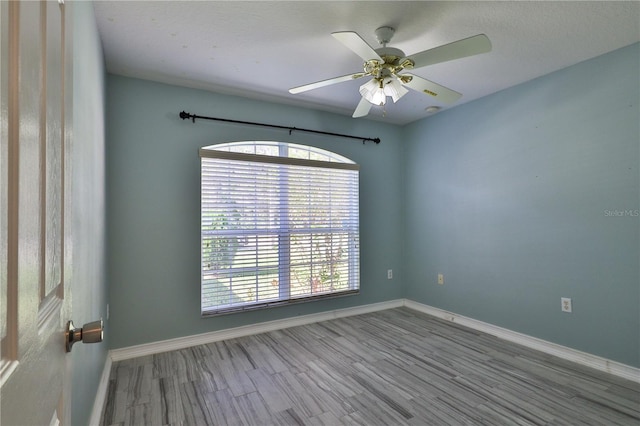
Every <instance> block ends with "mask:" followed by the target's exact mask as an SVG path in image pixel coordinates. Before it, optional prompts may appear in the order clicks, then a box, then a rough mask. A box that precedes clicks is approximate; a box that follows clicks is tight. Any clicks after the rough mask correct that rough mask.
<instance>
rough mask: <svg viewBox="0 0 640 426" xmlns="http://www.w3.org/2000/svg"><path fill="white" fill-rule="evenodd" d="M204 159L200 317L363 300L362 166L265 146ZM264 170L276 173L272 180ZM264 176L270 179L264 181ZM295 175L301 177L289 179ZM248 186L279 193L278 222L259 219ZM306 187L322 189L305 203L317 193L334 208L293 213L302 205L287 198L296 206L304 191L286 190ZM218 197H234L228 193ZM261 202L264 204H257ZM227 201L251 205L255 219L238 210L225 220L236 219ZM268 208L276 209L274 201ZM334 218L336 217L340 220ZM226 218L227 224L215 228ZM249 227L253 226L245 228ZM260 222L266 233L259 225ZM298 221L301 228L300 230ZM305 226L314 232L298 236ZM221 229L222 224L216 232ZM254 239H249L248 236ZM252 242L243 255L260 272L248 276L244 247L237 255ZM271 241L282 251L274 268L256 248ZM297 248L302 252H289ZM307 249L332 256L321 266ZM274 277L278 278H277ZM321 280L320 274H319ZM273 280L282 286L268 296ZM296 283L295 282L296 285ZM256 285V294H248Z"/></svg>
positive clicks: (218, 149)
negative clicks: (353, 297)
mask: <svg viewBox="0 0 640 426" xmlns="http://www.w3.org/2000/svg"><path fill="white" fill-rule="evenodd" d="M200 157H201V286H200V294H201V315H202V316H204V317H206V316H213V315H220V314H226V313H233V312H239V311H247V310H254V309H261V308H268V307H273V306H280V305H284V304H290V303H299V302H306V301H312V300H319V299H326V298H330V297H340V296H347V295H353V294H358V293H359V290H360V261H359V257H360V253H359V194H358V190H359V189H358V179H359V177H358V171H359V166H358V165H357V164H355V163H354V162H353V161H351V160H349V159H347V158H345V157H342V156H340V155H338V154H335V153H333V152H330V151H326V150H322V149H319V148H315V147H310V146H304V145H298V144H292V143H285V142H268V141H245V142H232V143H226V144H218V145H211V146H207V147H204V148H201V149H200ZM264 170H268V171H271V174H269V173H268V172H265V171H264ZM273 170H277V173H273ZM254 172H255V173H254ZM265 173H266V176H268V177H267V178H264V180H261V179H263V178H262V177H263V176H265ZM289 174H291V175H293V176H295V178H290V177H289ZM274 175H276V178H275V179H274V178H273V176H274ZM252 179H254V180H255V182H257V183H255V185H256V186H257V187H259V188H260V190H263V189H265V188H267V190H268V193H269V194H272V195H273V194H277V195H275V200H276V201H275V203H274V204H273V205H275V206H276V208H275V209H268V211H269V212H275V215H274V214H272V213H269V215H270V216H269V218H268V219H267V220H266V221H265V220H264V219H260V218H264V216H265V214H263V213H262V211H261V210H260V212H259V210H258V207H255V206H257V205H258V203H257V202H256V201H252V197H253V196H252V195H251V191H252V189H251V185H249V184H248V183H250V182H251V180H252ZM305 179H314V181H311V180H309V181H306V180H305ZM272 180H273V185H271V181H272ZM300 182H302V183H305V182H306V183H307V184H308V185H309V188H316V185H317V188H316V189H318V192H314V191H313V190H310V191H309V193H310V195H309V199H311V198H312V197H313V195H312V194H320V195H321V196H322V197H325V198H328V199H329V200H330V201H329V203H328V205H327V207H326V208H323V207H322V206H320V207H319V208H318V205H317V204H312V203H311V202H308V203H307V206H306V207H305V206H304V204H303V203H302V202H301V201H298V202H297V203H298V204H292V203H296V201H293V202H292V201H291V199H290V198H298V199H299V198H300V194H301V192H300V189H299V188H298V192H295V191H294V190H292V189H289V188H291V187H292V185H301V183H300ZM327 185H328V186H327ZM222 188H228V189H229V191H230V192H227V191H226V190H223V189H222ZM320 188H322V189H320ZM334 188H335V191H336V192H334ZM323 190H324V191H323ZM291 191H294V192H291ZM229 194H232V195H229ZM331 194H335V200H336V201H331V200H333V199H334V198H332V197H334V196H333V195H331ZM260 196H263V195H256V197H260ZM223 199H224V200H223ZM231 199H233V201H232V202H233V203H234V204H233V205H234V206H239V205H241V204H238V203H243V202H245V201H246V202H248V205H251V206H253V207H252V208H253V210H252V211H253V212H254V213H253V216H252V214H251V213H245V211H244V210H243V209H242V208H240V209H239V210H238V209H235V210H233V211H234V212H235V213H233V214H232V213H229V212H230V211H231V210H229V205H230V204H228V203H229V202H230V201H229V200H231ZM236 199H237V201H236ZM256 199H257V198H256ZM345 200H348V201H346V202H345ZM270 201H271V202H273V199H270ZM223 203H227V204H224V205H223ZM270 205H271V204H270ZM234 208H235V207H234ZM305 208H306V209H307V210H308V213H306V214H307V215H308V216H309V217H310V218H309V219H308V221H307V222H305V220H307V219H303V218H304V217H305V216H304V215H302V216H301V215H300V214H301V213H305ZM290 209H291V210H295V211H296V213H297V214H296V215H295V216H294V215H293V212H290V211H289V210H290ZM334 209H335V210H334ZM313 211H321V212H322V213H321V215H324V217H325V218H324V221H323V220H320V221H318V220H317V219H313V218H311V216H313V215H314V213H312V212H313ZM238 212H241V213H238ZM327 212H329V213H327ZM334 212H338V213H334ZM333 215H336V219H334V218H333ZM327 216H329V218H328V219H327V218H326V217H327ZM220 217H222V219H217V218H220ZM256 218H258V219H256ZM250 220H253V222H251V223H252V225H247V224H248V223H250ZM232 221H233V223H238V224H239V225H237V226H236V227H235V229H234V226H235V225H233V226H232V225H229V223H231V222H232ZM327 221H328V222H327ZM258 222H260V223H261V225H258V224H257V223H258ZM293 222H295V223H296V224H297V226H294V225H293V224H292V223H293ZM303 222H304V223H308V226H306V227H300V223H303ZM327 223H328V224H327ZM218 224H224V225H220V226H216V225H218ZM248 235H250V237H247V236H248ZM320 237H322V238H320ZM247 238H250V239H251V241H254V240H255V243H254V244H253V246H252V247H253V248H252V249H251V250H246V251H248V252H249V253H250V254H253V256H254V259H252V260H251V262H254V263H252V264H251V266H248V267H245V266H238V265H245V263H242V261H243V260H246V259H245V258H246V255H241V254H240V253H241V252H242V250H241V249H240V250H239V249H238V247H240V246H241V243H240V241H244V244H247V243H246V240H243V239H247ZM314 238H315V240H314ZM265 241H267V242H269V244H271V247H276V249H275V251H277V259H276V254H274V250H273V249H268V248H265V249H264V250H262V249H261V248H260V247H262V246H265V247H266V246H267V244H266V243H265ZM221 242H222V243H221ZM291 242H293V244H294V245H296V246H297V247H296V248H294V249H292V248H291V245H290V244H291ZM314 247H316V250H314ZM328 247H330V248H328ZM336 247H337V248H336ZM307 249H308V251H309V253H311V252H316V253H325V252H327V253H330V254H328V255H326V256H325V257H324V258H323V257H322V256H316V257H317V258H320V259H323V260H319V259H314V256H313V255H312V254H307V251H306V250H307ZM292 253H293V254H292ZM336 253H337V254H336ZM243 256H245V257H243ZM261 256H262V258H261ZM238 259H240V260H238ZM260 259H262V260H260ZM327 259H329V260H327ZM261 263H262V265H263V266H261ZM327 265H328V266H327ZM307 267H308V268H309V269H308V271H309V275H308V281H309V283H308V284H309V288H308V291H307V290H306V289H305V285H306V281H307V275H305V273H306V272H304V271H306V268H307ZM327 268H328V270H329V273H328V274H327ZM276 269H277V272H276V271H274V270H276ZM295 271H303V272H304V273H303V274H302V276H303V279H302V280H301V279H300V274H297V273H296V272H295ZM317 271H324V272H323V273H320V275H318V272H317ZM270 274H275V276H277V279H276V278H274V279H273V282H274V283H275V284H273V285H274V287H277V288H269V287H268V286H267V285H265V283H264V281H262V282H261V280H264V279H269V277H272V276H273V275H270ZM314 274H316V275H314ZM292 276H295V280H294V279H292ZM234 277H240V278H234ZM265 277H267V278H265ZM234 279H235V281H234ZM254 281H255V293H252V292H251V291H252V289H251V287H252V286H253V285H254V284H253V282H254ZM291 281H295V283H296V284H297V285H296V286H294V285H293V283H292V282H291ZM301 282H302V283H303V285H302V287H300V283H301ZM236 283H242V284H236ZM247 283H250V284H247ZM334 284H335V285H334ZM247 288H248V290H247ZM301 288H302V290H301ZM318 289H319V290H318ZM227 293H228V294H227ZM216 301H217V302H216Z"/></svg>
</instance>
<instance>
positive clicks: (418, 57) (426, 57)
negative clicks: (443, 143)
mask: <svg viewBox="0 0 640 426" xmlns="http://www.w3.org/2000/svg"><path fill="white" fill-rule="evenodd" d="M394 33H395V29H394V28H392V27H387V26H384V27H380V28H378V29H377V30H376V31H375V35H376V38H377V40H378V42H379V43H380V44H381V45H382V47H380V48H378V49H373V48H372V47H371V46H369V44H367V42H366V41H364V40H363V39H362V37H360V36H359V35H358V34H357V33H355V32H353V31H341V32H335V33H332V34H331V35H332V36H333V37H334V38H335V39H336V40H338V41H339V42H341V43H342V44H343V45H345V46H346V47H347V48H349V49H350V50H351V51H353V52H354V53H355V54H356V55H358V56H360V58H361V59H363V60H364V64H363V71H364V72H361V73H355V74H349V75H346V76H341V77H334V78H331V79H328V80H322V81H318V82H315V83H311V84H306V85H303V86H298V87H294V88H291V89H289V92H290V93H292V94H297V93H302V92H306V91H308V90H312V89H317V88H320V87H324V86H329V85H332V84H336V83H341V82H343V81H349V80H355V79H358V78H361V77H365V76H370V77H372V78H371V80H369V81H368V82H366V83H365V84H363V85H361V86H360V89H359V92H360V95H361V96H362V99H361V100H360V103H359V104H358V106H357V107H356V110H355V111H354V113H353V117H354V118H357V117H364V116H366V115H367V114H368V113H369V110H370V109H371V106H372V105H376V106H382V105H385V103H386V99H387V96H389V97H391V99H392V100H393V102H394V103H395V102H397V101H398V100H399V99H400V98H401V97H402V96H404V95H405V94H407V93H408V92H409V90H407V87H408V88H409V89H413V90H415V91H417V92H420V93H424V94H426V95H429V96H433V97H436V98H437V99H438V100H439V101H441V102H443V103H453V102H455V101H457V100H458V99H459V98H460V97H461V96H462V94H460V93H458V92H456V91H454V90H451V89H449V88H447V87H444V86H441V85H439V84H437V83H434V82H432V81H429V80H427V79H425V78H422V77H419V76H417V75H413V74H400V73H401V72H402V71H404V70H410V69H415V68H421V67H425V66H427V65H433V64H437V63H441V62H446V61H451V60H454V59H460V58H465V57H468V56H473V55H478V54H480V53H486V52H489V51H491V41H490V40H489V38H488V37H487V36H486V35H484V34H478V35H476V36H473V37H469V38H465V39H462V40H458V41H454V42H452V43H449V44H445V45H443V46H439V47H435V48H432V49H427V50H425V51H422V52H419V53H416V54H413V55H411V56H405V54H404V52H403V51H402V50H400V49H397V48H394V47H387V43H389V42H390V41H391V38H392V37H393V35H394ZM405 86H406V87H405Z"/></svg>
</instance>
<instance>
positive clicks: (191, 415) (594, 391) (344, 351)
mask: <svg viewBox="0 0 640 426" xmlns="http://www.w3.org/2000/svg"><path fill="white" fill-rule="evenodd" d="M102 424H103V425H114V424H115V425H169V424H170V425H174V424H175V425H181V424H184V425H187V424H188V425H271V424H278V425H279V424H284V425H343V424H344V425H350V424H357V425H483V424H488V425H640V385H639V384H638V383H634V382H630V381H627V380H624V379H621V378H617V377H615V376H611V375H608V374H606V373H603V372H600V371H597V370H592V369H590V368H587V367H583V366H580V365H577V364H574V363H571V362H568V361H564V360H561V359H559V358H556V357H552V356H549V355H546V354H543V353H540V352H537V351H533V350H531V349H527V348H524V347H522V346H519V345H516V344H512V343H509V342H505V341H503V340H500V339H498V338H495V337H493V336H490V335H487V334H483V333H480V332H477V331H474V330H471V329H468V328H465V327H462V326H459V325H457V324H453V323H449V322H445V321H442V320H439V319H436V318H433V317H430V316H427V315H424V314H421V313H418V312H415V311H412V310H409V309H406V308H398V309H391V310H387V311H381V312H376V313H372V314H366V315H359V316H354V317H348V318H343V319H337V320H332V321H326V322H321V323H316V324H311V325H306V326H301V327H294V328H289V329H285V330H280V331H274V332H270V333H264V334H259V335H255V336H250V337H244V338H238V339H232V340H227V341H222V342H217V343H211V344H208V345H201V346H196V347H192V348H189V349H183V350H179V351H174V352H168V353H163V354H158V355H152V356H146V357H141V358H137V359H131V360H125V361H120V362H117V363H114V365H113V368H112V371H111V378H110V383H109V389H108V400H107V402H106V404H105V410H104V413H103V416H102Z"/></svg>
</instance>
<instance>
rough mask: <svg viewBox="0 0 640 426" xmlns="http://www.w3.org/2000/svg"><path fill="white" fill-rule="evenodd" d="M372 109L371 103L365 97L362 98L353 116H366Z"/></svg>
mask: <svg viewBox="0 0 640 426" xmlns="http://www.w3.org/2000/svg"><path fill="white" fill-rule="evenodd" d="M370 109H371V103H370V102H369V101H368V100H366V99H365V98H362V99H360V103H359V104H358V106H357V107H356V110H355V111H353V115H352V117H353V118H358V117H364V116H365V115H367V114H369V110H370Z"/></svg>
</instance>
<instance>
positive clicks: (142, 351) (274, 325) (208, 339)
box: [109, 299, 404, 362]
mask: <svg viewBox="0 0 640 426" xmlns="http://www.w3.org/2000/svg"><path fill="white" fill-rule="evenodd" d="M401 306H404V299H398V300H391V301H388V302H380V303H372V304H370V305H362V306H355V307H353V308H345V309H338V310H334V311H326V312H320V313H317V314H310V315H302V316H298V317H292V318H285V319H281V320H275V321H267V322H261V323H258V324H251V325H245V326H242V327H235V328H228V329H225V330H219V331H212V332H210V333H203V334H196V335H193V336H185V337H178V338H175V339H169V340H162V341H159V342H152V343H145V344H142V345H136V346H129V347H126V348H120V349H112V350H111V351H109V354H110V356H111V359H112V360H113V361H114V362H115V361H122V360H124V359H130V358H137V357H141V356H146V355H153V354H158V353H162V352H168V351H175V350H178V349H185V348H189V347H191V346H197V345H203V344H207V343H212V342H218V341H221V340H228V339H235V338H237V337H244V336H250V335H253V334H259V333H266V332H269V331H275V330H282V329H284V328H289V327H296V326H299V325H306V324H312V323H315V322H320V321H327V320H332V319H336V318H343V317H348V316H353V315H361V314H366V313H370V312H376V311H382V310H385V309H393V308H399V307H401Z"/></svg>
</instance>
